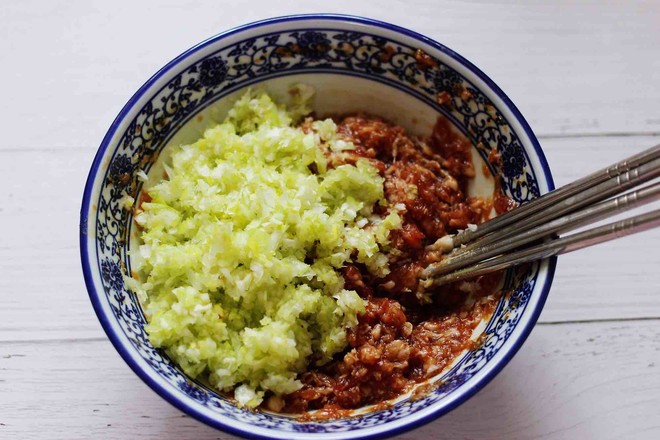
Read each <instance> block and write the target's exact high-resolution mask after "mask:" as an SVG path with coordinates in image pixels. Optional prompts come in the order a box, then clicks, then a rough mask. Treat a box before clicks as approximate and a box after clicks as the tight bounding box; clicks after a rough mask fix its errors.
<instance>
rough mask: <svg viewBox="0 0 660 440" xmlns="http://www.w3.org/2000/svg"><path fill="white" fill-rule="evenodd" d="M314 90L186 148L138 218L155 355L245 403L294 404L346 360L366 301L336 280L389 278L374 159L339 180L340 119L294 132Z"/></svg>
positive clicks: (242, 102) (246, 115)
mask: <svg viewBox="0 0 660 440" xmlns="http://www.w3.org/2000/svg"><path fill="white" fill-rule="evenodd" d="M311 94H312V93H311V92H310V90H309V89H307V88H304V87H301V88H299V89H298V90H297V93H296V94H295V96H297V97H298V98H299V99H298V101H297V103H296V104H295V105H293V106H292V107H290V108H289V109H288V110H287V109H285V108H284V107H282V106H279V105H277V104H276V103H275V102H274V101H273V100H272V99H271V98H270V97H269V96H268V95H266V94H263V93H262V94H257V93H253V92H248V93H246V94H245V95H244V96H243V97H242V98H241V99H239V100H238V101H237V102H236V103H235V105H234V106H233V108H232V109H231V111H230V112H229V114H228V116H227V118H226V119H225V121H224V122H223V123H221V124H219V125H217V126H215V127H212V128H210V129H208V130H207V131H206V132H205V133H204V136H203V138H201V139H200V140H198V141H197V142H195V143H194V144H192V145H185V146H181V147H178V148H176V150H175V151H174V152H173V153H172V155H171V161H169V163H168V164H167V165H166V166H165V170H166V174H167V177H166V178H164V179H163V180H162V181H161V182H159V183H157V184H155V185H152V186H150V187H148V188H146V191H147V193H148V194H149V196H150V198H151V201H150V202H148V203H146V202H145V203H142V204H141V206H140V207H139V209H138V208H136V212H137V215H136V216H135V222H136V223H137V224H138V225H139V227H140V229H141V241H142V244H141V245H140V247H139V249H137V250H136V251H134V252H136V253H138V254H139V255H138V257H139V258H135V261H137V262H139V264H138V265H139V267H137V268H135V269H137V274H138V276H137V277H136V278H127V279H126V282H127V284H128V286H129V288H131V290H133V291H134V292H136V293H137V294H138V296H139V297H140V300H141V302H142V304H143V306H144V310H145V313H146V316H147V319H148V325H147V327H146V330H147V332H148V334H149V338H150V340H151V342H152V343H153V344H154V346H156V347H161V348H163V349H165V351H166V353H167V354H168V355H169V356H170V357H171V358H172V360H173V361H174V362H176V363H177V364H178V365H179V366H180V367H181V368H182V369H183V370H184V371H185V373H187V374H188V375H190V376H192V377H203V378H204V380H207V381H208V382H209V383H210V385H212V386H214V387H216V388H218V389H220V390H223V391H232V390H233V391H234V397H235V399H236V400H237V401H238V402H239V404H241V405H244V406H247V407H255V406H257V405H259V404H260V403H261V402H262V400H263V399H264V396H265V395H266V393H268V392H270V393H273V394H275V395H282V394H287V393H291V392H293V391H295V390H297V389H299V388H300V387H301V386H302V385H301V382H300V381H299V380H297V375H298V373H300V372H303V371H305V370H306V368H307V367H308V366H309V365H322V364H324V363H326V362H328V361H329V360H330V359H331V358H332V356H333V355H334V354H336V353H338V352H340V351H342V350H343V349H344V348H345V347H346V345H347V342H346V330H347V329H348V328H351V327H354V326H355V325H356V324H357V316H358V315H359V314H361V313H363V312H364V301H363V300H362V299H361V298H360V297H359V296H358V294H357V293H356V292H355V291H352V290H346V289H344V281H343V278H342V276H341V273H340V269H341V268H342V267H343V266H344V265H345V264H347V263H348V262H357V263H361V264H364V265H365V266H366V267H367V269H368V270H369V271H370V272H371V273H373V274H374V275H377V276H379V277H382V276H384V275H386V274H387V273H388V265H387V261H388V260H387V257H386V255H385V252H386V251H387V246H388V235H389V231H390V230H392V229H395V228H398V227H400V225H401V220H400V218H399V216H398V214H397V212H396V210H394V209H392V210H385V212H389V214H387V215H385V216H377V215H375V214H374V212H373V208H374V207H375V206H376V204H381V205H385V203H386V202H385V199H384V195H383V178H382V177H381V176H380V175H379V173H378V171H377V169H376V168H375V167H373V166H372V165H371V164H370V162H369V161H368V160H366V159H360V160H358V161H357V163H356V164H355V165H340V166H337V167H334V168H333V167H329V166H328V160H327V157H328V156H329V155H331V154H333V153H338V152H341V151H342V150H347V149H352V148H355V147H354V146H353V145H352V144H351V143H348V142H345V141H342V140H340V139H338V137H337V133H336V126H335V124H334V122H333V121H332V120H330V119H328V120H323V121H315V122H313V124H312V130H311V131H310V132H308V133H305V132H303V130H302V129H301V128H299V127H296V126H295V123H296V122H297V119H299V118H300V117H301V116H303V115H304V114H305V113H308V111H309V110H308V102H309V99H310V97H311Z"/></svg>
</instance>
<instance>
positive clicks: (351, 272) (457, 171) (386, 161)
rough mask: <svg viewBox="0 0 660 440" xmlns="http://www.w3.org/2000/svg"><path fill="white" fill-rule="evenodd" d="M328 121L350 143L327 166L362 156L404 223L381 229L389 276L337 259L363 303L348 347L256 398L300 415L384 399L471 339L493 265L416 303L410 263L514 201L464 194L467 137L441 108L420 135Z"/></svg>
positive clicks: (486, 311) (372, 120)
mask: <svg viewBox="0 0 660 440" xmlns="http://www.w3.org/2000/svg"><path fill="white" fill-rule="evenodd" d="M335 122H336V123H337V127H338V132H339V133H340V136H341V137H342V138H343V139H344V140H347V141H351V142H353V143H354V144H355V146H356V149H355V150H352V151H343V152H341V153H331V154H330V156H329V157H328V159H329V166H338V165H341V164H345V163H355V161H356V160H357V159H358V158H360V157H362V158H367V159H369V160H370V161H371V162H372V163H373V164H374V165H375V166H376V167H377V168H378V170H379V171H380V172H381V174H382V176H383V177H384V179H385V184H384V189H385V197H386V198H387V200H388V202H389V206H394V205H397V206H398V207H399V208H400V209H401V208H402V211H401V212H400V215H402V218H403V226H402V228H401V229H400V230H396V231H393V232H392V233H391V235H390V242H391V247H392V248H393V250H392V251H391V252H390V261H389V263H390V269H391V273H390V274H389V275H388V276H386V277H385V278H383V279H375V278H374V277H373V276H372V275H370V274H369V272H367V270H366V269H365V268H364V267H361V266H360V265H349V266H346V267H345V268H344V269H343V276H344V279H345V288H346V289H353V290H355V291H357V292H358V294H359V295H360V296H361V297H362V298H364V299H365V300H366V304H367V305H366V313H364V314H363V315H362V316H360V317H359V323H358V325H357V327H356V328H355V329H353V330H351V331H349V332H348V344H349V347H348V349H347V350H346V351H345V352H343V353H341V354H340V355H337V356H336V357H335V359H334V360H333V361H331V362H329V363H328V364H326V365H323V366H320V367H313V368H311V369H310V370H308V371H307V372H305V373H303V374H302V375H301V376H300V380H301V381H302V382H303V384H304V386H303V387H302V388H301V389H300V390H298V391H296V392H294V393H292V394H289V395H286V396H283V397H281V398H279V397H271V399H267V400H266V403H265V404H264V407H265V408H266V409H277V410H279V411H281V412H285V413H303V412H305V411H308V410H319V411H317V412H316V413H314V414H310V413H307V414H305V415H304V416H302V418H303V419H307V420H324V419H333V418H341V417H345V416H347V415H349V414H350V411H349V410H351V409H354V408H359V407H362V406H365V405H370V404H379V406H378V407H380V406H383V405H386V401H387V400H388V399H392V398H395V397H397V396H398V395H400V394H402V393H405V392H407V391H409V390H410V389H412V388H413V386H414V385H415V384H416V383H420V382H423V381H425V380H426V379H428V378H430V377H433V376H434V375H436V374H438V373H440V372H441V371H443V370H444V369H445V368H446V367H447V366H449V365H450V364H451V363H452V361H453V360H454V359H455V358H456V357H457V356H458V355H459V354H460V353H462V352H463V351H464V350H466V349H471V348H473V346H474V344H475V342H474V341H473V340H472V339H471V337H472V333H473V330H474V329H475V327H476V326H477V325H478V324H479V323H480V322H481V320H482V318H484V317H486V318H487V317H488V316H490V315H491V314H492V312H493V310H494V308H495V306H496V304H497V301H498V300H499V297H500V293H499V292H497V287H498V285H499V282H500V278H501V275H500V274H492V275H488V276H483V277H480V278H479V279H476V280H472V281H469V282H461V283H455V284H452V285H449V286H444V287H441V288H439V289H438V291H437V292H433V293H432V295H431V297H432V300H433V301H432V303H426V304H422V302H424V301H420V300H421V299H423V298H420V297H419V296H418V294H417V292H418V282H419V272H420V271H421V270H422V268H424V267H425V266H427V265H428V264H429V263H431V262H434V261H438V260H439V259H440V258H441V255H440V252H439V251H437V250H432V249H429V248H428V246H429V245H430V244H432V243H434V242H435V241H436V240H437V239H439V238H441V237H443V236H445V235H446V234H451V233H455V232H456V231H457V230H458V229H465V228H467V227H468V224H470V223H474V224H477V223H481V222H482V221H484V220H487V219H488V218H489V216H490V212H491V209H493V208H495V210H496V212H497V213H501V212H504V211H506V210H509V209H511V208H512V207H513V204H512V203H511V201H510V200H509V199H508V198H507V197H506V196H504V195H503V194H501V192H500V191H499V189H496V193H495V194H494V195H493V198H491V199H483V198H477V197H467V195H466V192H467V184H468V181H469V179H470V178H472V177H474V175H475V170H474V166H473V164H472V159H471V154H470V150H471V148H472V145H471V144H470V142H469V141H468V140H467V139H466V138H465V137H463V136H462V135H460V134H458V133H457V132H456V131H454V130H452V129H451V128H450V124H449V122H448V121H447V120H446V119H444V118H439V119H438V121H437V123H436V124H435V126H434V128H433V131H432V133H431V135H430V136H428V137H427V138H417V137H413V136H409V135H407V134H406V132H405V131H404V129H403V128H401V127H399V126H396V125H393V124H391V123H389V122H387V121H385V120H383V119H380V118H378V117H373V116H369V115H362V114H360V115H353V116H346V117H342V118H336V119H335ZM310 124H311V120H307V121H305V122H304V123H303V126H302V127H303V129H304V130H310V129H311V128H310V127H311V126H310ZM381 209H383V212H381V214H386V212H385V208H381ZM427 300H428V297H427Z"/></svg>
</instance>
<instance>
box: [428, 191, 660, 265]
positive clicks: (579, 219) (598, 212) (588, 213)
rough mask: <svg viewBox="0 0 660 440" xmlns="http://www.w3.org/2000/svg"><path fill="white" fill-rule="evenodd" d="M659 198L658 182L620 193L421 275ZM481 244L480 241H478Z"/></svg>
mask: <svg viewBox="0 0 660 440" xmlns="http://www.w3.org/2000/svg"><path fill="white" fill-rule="evenodd" d="M657 200H660V182H656V183H654V184H651V185H648V186H646V187H644V188H642V189H639V190H636V191H632V192H629V193H626V194H623V195H621V196H619V197H616V198H614V199H610V200H605V201H603V202H600V203H598V204H596V205H593V206H589V207H586V208H584V209H582V210H580V211H577V212H574V213H571V214H569V215H567V216H565V217H560V218H558V219H555V220H553V221H551V222H548V223H544V224H542V225H540V226H537V227H535V228H532V229H529V230H527V231H524V232H522V233H519V234H516V235H515V236H512V237H509V238H505V239H503V240H501V241H498V242H494V243H490V244H488V245H485V246H483V247H482V246H480V247H478V248H477V249H472V250H470V251H468V252H462V253H458V254H456V255H448V256H447V257H446V258H445V259H443V260H442V261H440V262H438V263H433V264H431V265H429V266H428V267H427V268H426V269H425V270H424V271H423V272H422V277H423V278H431V277H439V276H441V275H444V274H446V273H449V272H453V271H456V270H459V269H462V268H464V267H467V266H469V265H471V264H475V263H478V262H479V261H483V260H486V259H488V258H491V257H494V256H497V255H500V254H503V253H504V252H508V251H510V250H513V249H516V248H519V247H521V246H523V245H526V244H529V243H531V242H533V241H536V240H539V239H542V238H544V237H549V236H551V235H552V234H559V233H563V232H569V231H572V230H574V229H577V228H579V227H582V226H585V225H588V224H591V223H595V222H597V221H599V220H602V219H604V218H607V217H609V216H611V215H613V214H616V213H621V212H624V211H628V210H630V209H633V208H637V207H639V206H642V205H645V204H647V203H651V202H654V201H657ZM477 243H480V242H477Z"/></svg>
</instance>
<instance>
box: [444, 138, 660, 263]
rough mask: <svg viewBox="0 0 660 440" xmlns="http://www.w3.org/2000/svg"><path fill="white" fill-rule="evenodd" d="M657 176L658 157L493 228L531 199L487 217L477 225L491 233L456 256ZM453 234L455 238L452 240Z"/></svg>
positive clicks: (467, 246) (658, 167) (457, 251)
mask: <svg viewBox="0 0 660 440" xmlns="http://www.w3.org/2000/svg"><path fill="white" fill-rule="evenodd" d="M658 147H660V146H658ZM656 148H657V147H656ZM657 177H660V158H658V159H654V160H651V161H649V162H646V163H644V164H642V165H639V166H637V167H635V168H631V169H629V170H628V171H626V172H624V173H622V174H619V175H617V176H615V177H612V178H609V179H607V180H605V181H603V182H601V183H599V184H597V185H595V186H590V187H589V188H586V189H585V190H583V191H582V192H579V193H576V194H572V195H571V196H568V197H563V198H561V199H559V200H556V201H555V203H554V204H552V205H549V206H544V209H543V210H536V211H534V212H532V213H529V215H527V216H511V217H510V218H513V220H511V221H509V222H508V223H507V224H502V223H501V222H499V227H498V229H493V227H492V225H493V224H495V225H497V220H498V219H500V218H502V217H504V216H506V215H507V214H511V213H514V214H515V213H516V212H517V211H518V210H519V209H524V208H525V206H528V205H529V204H531V203H534V202H533V201H532V202H530V203H529V204H527V205H521V206H519V207H517V208H515V209H513V210H511V211H509V212H508V213H507V214H504V215H502V216H499V217H495V218H494V219H492V220H489V221H487V222H485V223H482V224H481V225H479V226H477V228H479V227H482V226H483V227H484V229H485V228H486V227H487V228H488V229H489V230H491V229H492V231H491V233H490V234H488V235H486V236H484V237H482V238H481V239H479V240H477V241H474V242H471V243H468V244H467V245H465V246H463V247H461V248H459V249H456V250H455V255H460V254H465V253H468V252H473V251H474V250H475V249H482V248H484V247H485V246H487V245H489V244H491V243H495V242H497V241H500V240H503V239H506V238H507V237H511V236H514V235H519V234H521V233H522V232H525V231H527V230H529V229H532V228H534V227H537V226H539V225H542V224H545V223H547V222H549V221H552V220H554V219H556V218H559V217H561V216H562V215H565V214H567V213H570V212H573V211H576V210H577V209H579V208H582V207H585V206H587V205H590V204H592V203H595V202H599V201H601V200H605V199H607V198H609V197H612V196H614V195H616V194H618V193H620V192H622V191H625V190H627V189H630V188H632V187H634V186H637V185H640V184H642V183H645V182H648V181H650V180H653V179H655V178H657ZM572 185H573V184H569V185H567V186H564V187H562V188H560V189H558V190H557V191H556V192H561V191H563V190H564V188H566V187H568V186H572ZM548 194H553V193H548ZM536 200H539V199H536ZM537 206H540V205H537ZM478 230H479V229H477V231H478ZM458 236H463V237H464V233H460V234H457V235H456V237H458ZM456 237H454V239H455V238H456ZM461 240H464V238H462V239H461ZM455 244H456V241H454V245H455Z"/></svg>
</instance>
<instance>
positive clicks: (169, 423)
mask: <svg viewBox="0 0 660 440" xmlns="http://www.w3.org/2000/svg"><path fill="white" fill-rule="evenodd" d="M658 368H660V330H659V327H658V322H657V321H654V322H633V323H592V324H574V325H541V326H538V327H537V328H536V329H535V330H534V332H533V333H532V335H531V336H530V338H529V340H528V341H527V342H526V344H525V345H524V347H523V348H522V349H521V350H520V352H519V353H518V354H517V355H516V357H515V358H514V359H513V360H512V361H511V363H510V364H509V365H508V366H507V367H506V368H505V369H504V370H503V371H502V372H501V373H500V374H499V375H498V376H497V377H496V378H495V379H494V380H493V381H492V382H491V383H490V384H489V385H488V386H487V387H486V388H485V389H484V390H482V391H481V392H479V393H478V394H477V395H476V396H475V397H473V398H472V399H470V400H469V401H468V402H467V403H465V404H463V405H462V406H461V407H459V408H458V409H457V410H455V411H453V412H451V413H450V414H448V415H446V416H445V417H443V418H441V419H439V420H438V421H436V422H433V423H431V424H428V425H426V426H424V427H423V428H421V429H419V430H416V431H413V432H411V433H407V434H404V435H402V436H399V437H398V439H399V440H404V439H406V440H412V439H418V438H435V439H455V438H470V439H477V438H483V439H486V438H506V439H510V440H516V439H529V438H539V439H548V440H553V439H566V438H598V439H619V438H636V439H655V438H658V435H660V420H658V418H657V417H650V415H652V414H654V415H657V414H658V412H659V411H660V400H658V393H660V374H658ZM0 392H1V393H2V399H0V437H1V438H7V439H9V438H49V439H53V438H66V439H83V438H91V437H97V438H104V439H108V440H111V439H125V438H132V439H152V438H173V439H174V438H196V439H200V440H201V439H231V438H234V437H231V436H229V435H226V434H224V433H222V432H220V431H215V430H213V429H211V428H209V427H207V426H205V425H203V424H201V423H199V422H197V421H195V420H193V419H191V418H190V417H187V416H184V415H183V414H182V413H180V412H179V411H178V410H176V409H175V408H174V407H172V406H170V405H169V404H167V403H166V402H165V401H164V400H162V399H160V398H159V397H158V396H157V395H156V394H155V393H153V392H151V391H150V390H149V389H148V388H147V386H146V385H144V384H143V383H142V382H141V381H140V379H139V378H138V377H137V376H135V375H134V374H133V372H132V371H131V370H130V369H129V368H128V367H127V366H126V365H125V364H124V362H123V361H122V360H121V359H120V358H119V356H118V355H117V354H116V353H115V351H114V349H113V348H112V346H111V345H110V343H109V342H108V341H106V340H91V341H80V340H78V341H74V340H69V341H52V342H43V343H11V344H2V345H0Z"/></svg>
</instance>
